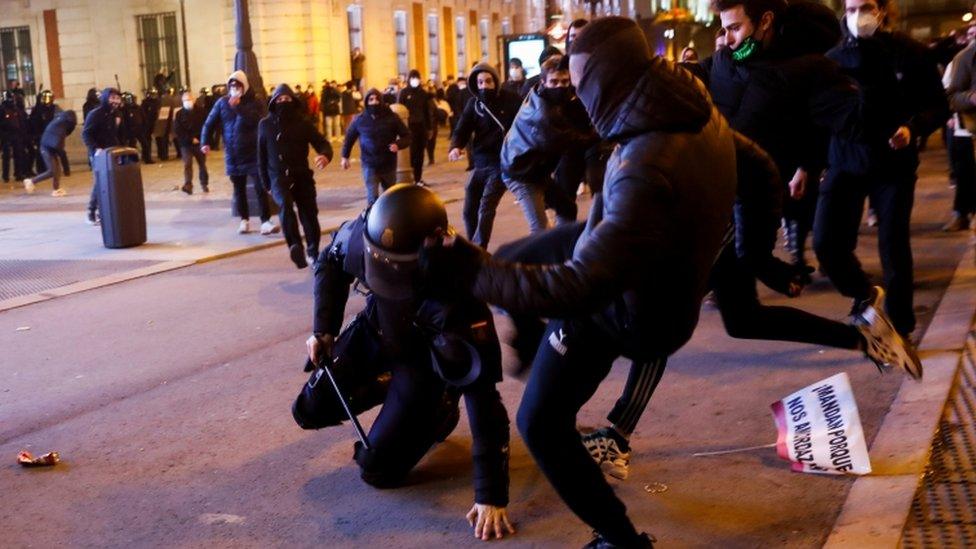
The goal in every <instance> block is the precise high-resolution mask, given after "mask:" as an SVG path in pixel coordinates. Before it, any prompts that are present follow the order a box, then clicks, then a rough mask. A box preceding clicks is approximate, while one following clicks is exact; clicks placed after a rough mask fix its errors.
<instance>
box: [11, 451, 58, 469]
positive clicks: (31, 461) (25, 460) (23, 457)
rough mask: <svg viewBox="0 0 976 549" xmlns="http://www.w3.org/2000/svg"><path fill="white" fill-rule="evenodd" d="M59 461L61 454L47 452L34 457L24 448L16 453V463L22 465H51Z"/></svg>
mask: <svg viewBox="0 0 976 549" xmlns="http://www.w3.org/2000/svg"><path fill="white" fill-rule="evenodd" d="M60 462H61V454H59V453H57V452H48V453H46V454H44V455H43V456H38V457H34V455H33V454H31V453H30V452H28V451H26V450H24V451H23V452H21V453H19V454H17V463H19V464H21V465H23V466H24V467H53V466H54V465H57V464H58V463H60Z"/></svg>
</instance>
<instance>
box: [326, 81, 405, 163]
mask: <svg viewBox="0 0 976 549" xmlns="http://www.w3.org/2000/svg"><path fill="white" fill-rule="evenodd" d="M373 94H377V95H378V94H379V92H378V91H376V90H370V91H369V92H367V93H366V97H369V96H370V95H373ZM357 139H358V140H359V148H360V151H361V154H360V156H361V158H362V162H363V166H367V167H369V168H372V169H374V170H377V171H382V170H395V169H396V164H397V155H396V153H395V152H390V145H392V144H393V143H396V145H397V147H398V148H400V149H405V148H407V147H409V146H410V130H408V129H407V126H406V124H404V123H403V121H402V120H400V117H399V116H397V115H396V113H394V112H393V111H392V110H390V107H389V106H387V105H383V104H381V105H379V108H378V109H377V112H376V114H375V115H374V114H370V113H369V109H368V108H367V110H366V112H363V113H362V114H360V115H359V116H357V117H356V119H355V120H353V121H352V124H350V125H349V129H347V130H346V139H345V141H344V142H343V143H342V158H349V155H350V153H352V147H353V145H355V144H356V140H357Z"/></svg>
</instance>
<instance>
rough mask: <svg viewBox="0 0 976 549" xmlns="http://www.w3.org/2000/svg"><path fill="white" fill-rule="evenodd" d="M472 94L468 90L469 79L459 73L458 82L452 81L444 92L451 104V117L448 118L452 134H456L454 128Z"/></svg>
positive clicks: (445, 97) (448, 102)
mask: <svg viewBox="0 0 976 549" xmlns="http://www.w3.org/2000/svg"><path fill="white" fill-rule="evenodd" d="M470 98H471V95H470V94H469V92H468V79H467V77H466V76H464V75H463V74H460V75H458V79H457V82H455V83H452V84H451V85H450V86H448V87H447V90H446V91H445V93H444V99H446V100H447V104H448V105H450V106H451V117H450V118H449V119H448V125H449V127H450V129H451V133H450V135H451V136H453V135H454V128H455V127H456V126H457V121H458V120H459V119H460V118H461V112H462V111H463V110H464V106H465V105H466V104H467V103H468V99H470Z"/></svg>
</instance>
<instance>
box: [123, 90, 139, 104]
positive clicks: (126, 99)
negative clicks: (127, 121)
mask: <svg viewBox="0 0 976 549" xmlns="http://www.w3.org/2000/svg"><path fill="white" fill-rule="evenodd" d="M122 103H124V104H126V105H135V104H136V96H135V95H132V92H125V93H123V94H122Z"/></svg>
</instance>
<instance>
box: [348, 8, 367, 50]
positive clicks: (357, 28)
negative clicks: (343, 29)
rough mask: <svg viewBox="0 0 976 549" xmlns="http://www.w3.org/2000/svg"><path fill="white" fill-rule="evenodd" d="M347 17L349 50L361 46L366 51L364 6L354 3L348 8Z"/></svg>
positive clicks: (360, 48)
mask: <svg viewBox="0 0 976 549" xmlns="http://www.w3.org/2000/svg"><path fill="white" fill-rule="evenodd" d="M346 18H347V20H348V23H349V51H352V50H353V49H355V48H359V50H360V51H363V52H365V51H366V49H365V48H364V47H363V8H362V7H361V6H356V5H352V6H349V9H348V10H346Z"/></svg>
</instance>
